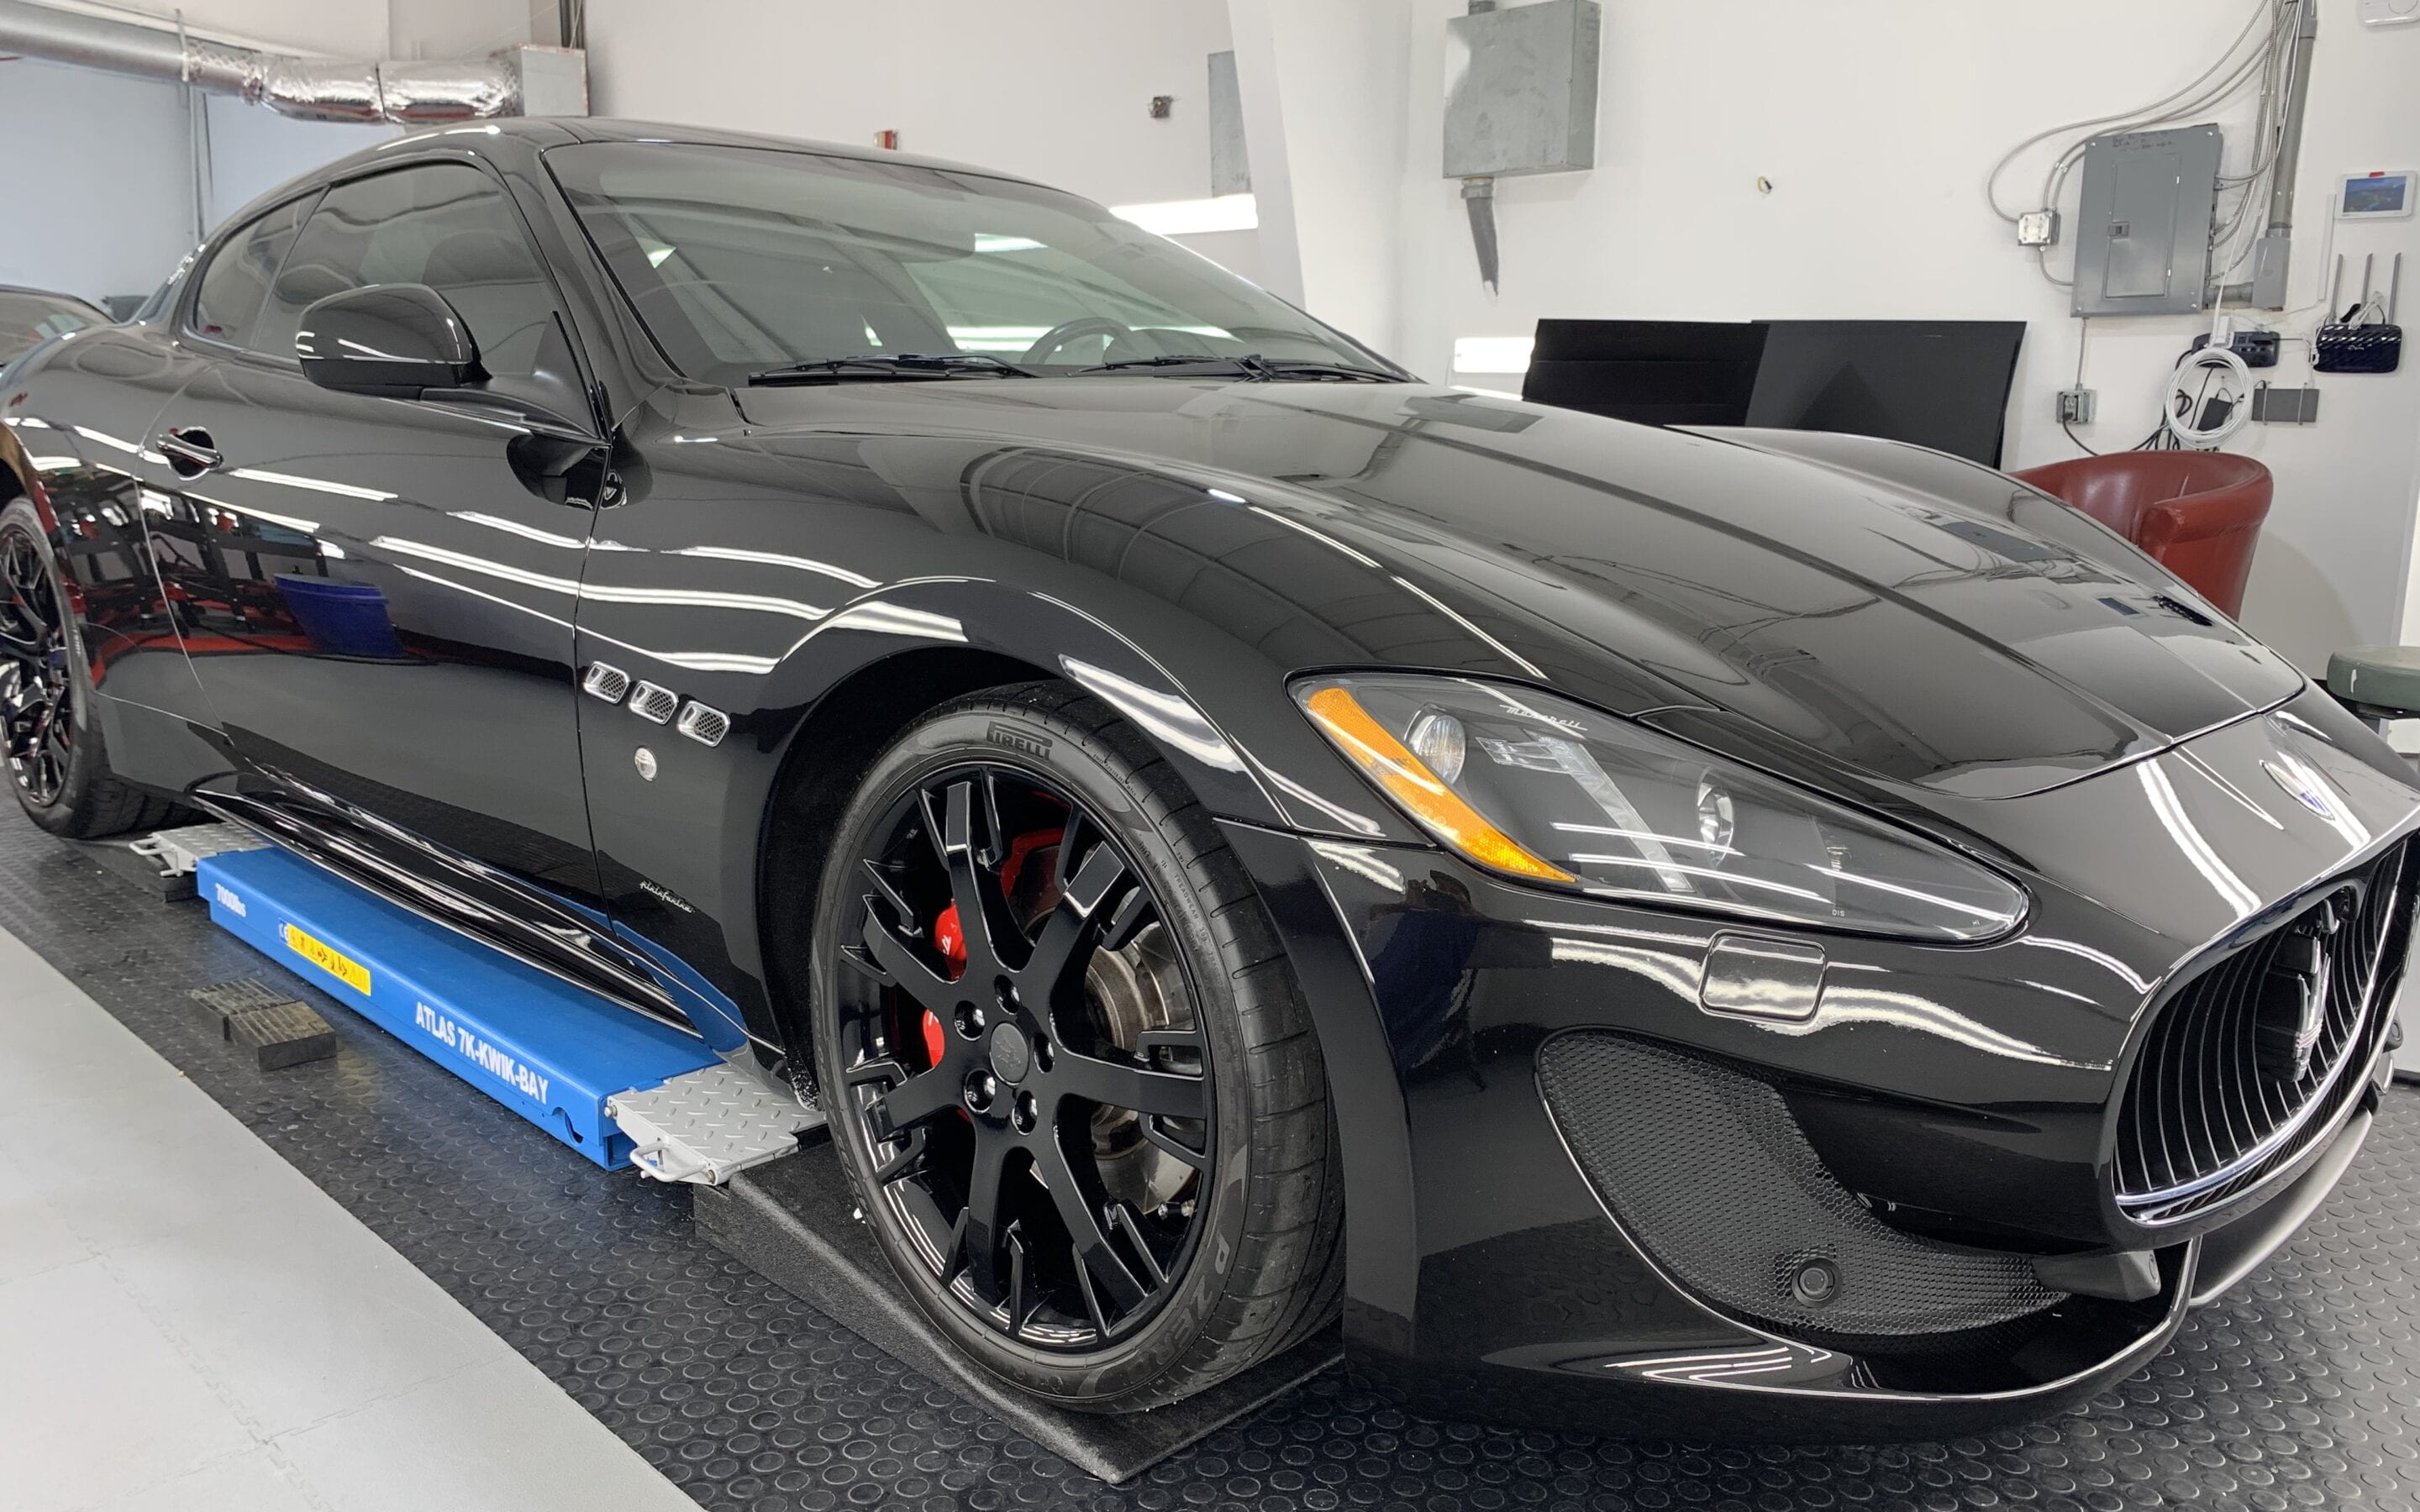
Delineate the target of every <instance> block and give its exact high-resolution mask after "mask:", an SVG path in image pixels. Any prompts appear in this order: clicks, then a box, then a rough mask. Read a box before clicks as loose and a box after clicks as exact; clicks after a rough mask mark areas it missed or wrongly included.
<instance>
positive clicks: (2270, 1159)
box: [2113, 843, 2410, 1227]
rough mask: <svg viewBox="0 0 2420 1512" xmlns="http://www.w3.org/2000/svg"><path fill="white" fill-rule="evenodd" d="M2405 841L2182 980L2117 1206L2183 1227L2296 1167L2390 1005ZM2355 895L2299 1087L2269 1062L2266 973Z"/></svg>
mask: <svg viewBox="0 0 2420 1512" xmlns="http://www.w3.org/2000/svg"><path fill="white" fill-rule="evenodd" d="M2408 848H2409V846H2408V844H2407V843H2398V844H2397V845H2396V846H2394V847H2393V848H2391V849H2389V850H2388V851H2387V852H2385V854H2383V855H2381V856H2378V857H2377V858H2375V859H2374V860H2371V861H2369V862H2367V863H2366V864H2365V865H2364V866H2362V867H2359V868H2356V869H2355V870H2353V871H2351V872H2347V873H2346V874H2344V875H2343V876H2341V877H2338V878H2337V879H2335V882H2334V884H2333V885H2327V886H2323V887H2320V888H2319V889H2318V890H2316V891H2315V892H2314V893H2313V894H2312V895H2311V898H2310V900H2309V901H2308V902H2306V903H2304V906H2303V907H2301V908H2300V909H2297V910H2296V911H2295V913H2294V914H2293V915H2292V916H2291V917H2289V918H2286V919H2283V920H2281V921H2280V922H2279V923H2278V924H2276V925H2275V926H2274V927H2273V928H2272V929H2270V930H2269V931H2267V932H2265V933H2262V934H2261V935H2259V936H2258V937H2257V938H2256V939H2254V940H2251V941H2249V942H2247V943H2245V944H2244V945H2242V946H2241V947H2240V948H2238V949H2235V950H2234V951H2233V952H2232V953H2230V954H2229V955H2227V956H2226V958H2224V959H2223V960H2219V961H2217V962H2214V963H2213V964H2211V965H2209V966H2207V967H2206V968H2204V969H2203V970H2201V971H2200V972H2198V973H2197V974H2195V976H2193V977H2192V978H2190V979H2188V980H2186V981H2184V982H2183V983H2181V984H2180V986H2179V987H2178V988H2177V989H2176V990H2175V991H2174V992H2173V993H2172V994H2171V995H2169V997H2168V999H2167V1001H2166V1002H2165V1004H2164V1006H2163V1007H2162V1008H2161V1009H2160V1010H2159V1013H2158V1017H2157V1018H2156V1019H2154V1021H2153V1022H2152V1024H2151V1026H2150V1028H2149V1033H2148V1036H2147V1038H2146V1041H2145V1043H2144V1045H2143V1047H2142V1050H2141V1051H2140V1053H2139V1054H2138V1055H2137V1056H2136V1057H2135V1061H2134V1067H2133V1073H2132V1075H2131V1077H2130V1079H2129V1081H2128V1083H2127V1087H2126V1090H2125V1093H2124V1097H2123V1101H2122V1102H2121V1103H2120V1106H2119V1111H2118V1122H2117V1140H2116V1148H2115V1150H2114V1152H2113V1155H2114V1158H2113V1172H2114V1176H2115V1180H2116V1187H2117V1200H2118V1207H2119V1209H2120V1210H2121V1211H2124V1212H2125V1213H2126V1215H2127V1216H2128V1217H2130V1218H2132V1219H2133V1221H2134V1222H2136V1223H2138V1224H2141V1225H2143V1226H2145V1227H2158V1226H2160V1225H2163V1224H2172V1223H2177V1222H2180V1221H2181V1220H2183V1219H2186V1218H2190V1217H2193V1216H2195V1215H2196V1214H2199V1213H2203V1212H2207V1211H2211V1209H2213V1208H2215V1207H2218V1206H2220V1205H2221V1204H2223V1203H2225V1202H2226V1201H2228V1200H2230V1199H2231V1198H2233V1197H2235V1196H2239V1195H2241V1194H2242V1193H2243V1192H2245V1191H2247V1190H2249V1189H2250V1188H2252V1187H2254V1186H2257V1185H2258V1184H2259V1183H2260V1181H2262V1180H2265V1179H2266V1178H2267V1176H2268V1175H2269V1174H2270V1173H2271V1172H2273V1171H2274V1170H2276V1169H2277V1168H2278V1167H2280V1166H2282V1165H2287V1164H2288V1163H2290V1162H2291V1161H2292V1160H2293V1159H2294V1158H2295V1156H2297V1155H2299V1154H2300V1153H2301V1152H2302V1150H2303V1149H2304V1147H2305V1146H2306V1145H2307V1144H2308V1143H2309V1141H2310V1139H2311V1138H2312V1137H2314V1136H2316V1134H2318V1133H2319V1132H2320V1131H2323V1130H2324V1129H2325V1128H2326V1126H2327V1125H2328V1123H2329V1122H2330V1121H2331V1115H2333V1114H2334V1113H2335V1112H2338V1111H2341V1109H2342V1108H2343V1106H2344V1104H2345V1102H2346V1100H2347V1098H2348V1097H2349V1096H2350V1095H2351V1092H2352V1090H2353V1088H2350V1087H2349V1086H2348V1079H2349V1078H2350V1077H2351V1076H2353V1075H2354V1074H2356V1072H2355V1070H2354V1068H2358V1067H2363V1066H2366V1065H2367V1064H2368V1062H2369V1060H2370V1058H2371V1057H2372V1056H2374V1055H2375V1054H2376V1052H2377V1049H2378V1046H2379V1044H2380V1043H2381V1041H2382V1040H2383V1038H2384V1036H2385V1033H2386V1025H2387V1019H2388V1016H2389V1014H2391V1012H2392V1010H2393V1003H2392V997H2393V995H2392V994H2391V993H2382V992H2381V991H2380V988H2381V985H2382V984H2384V983H2389V982H2392V981H2393V980H2396V979H2397V977H2398V976H2399V974H2400V973H2399V962H2398V961H2397V960H2395V959H2392V958H2390V955H2389V951H2390V950H2392V949H2399V948H2400V947H2401V946H2402V945H2403V944H2405V943H2406V942H2407V941H2408V928H2409V909H2408V905H2407V903H2406V899H2405V894H2406V892H2407V890H2408V888H2409V887H2410V878H2409V877H2408V875H2407V874H2406V852H2407V850H2408ZM2348 897H2349V898H2350V900H2351V901H2352V904H2353V906H2352V909H2351V917H2350V919H2349V920H2348V921H2346V922H2345V923H2343V924H2341V925H2340V926H2339V927H2338V928H2337V929H2336V930H2335V933H2333V934H2331V935H2328V936H2326V937H2325V939H2324V941H2323V948H2324V949H2325V951H2326V953H2327V955H2328V957H2329V960H2330V964H2331V970H2330V972H2329V977H2328V991H2327V1000H2326V1002H2325V1004H2324V1007H2323V1015H2324V1016H2323V1021H2322V1024H2321V1026H2320V1029H2319V1039H2318V1042H2317V1044H2316V1045H2315V1046H2314V1048H2313V1051H2312V1055H2311V1060H2310V1064H2309V1066H2308V1069H2307V1070H2305V1071H2304V1073H2303V1074H2302V1076H2301V1077H2299V1078H2298V1079H2297V1080H2295V1081H2294V1082H2293V1083H2291V1084H2290V1085H2288V1084H2286V1083H2284V1082H2282V1081H2280V1080H2278V1079H2277V1078H2276V1077H2274V1076H2273V1075H2271V1074H2269V1073H2267V1072H2264V1071H2263V1070H2262V1069H2261V1066H2260V1063H2259V1058H2258V1052H2257V1034H2256V1025H2257V1019H2258V1004H2259V994H2260V990H2261V987H2262V983H2263V980H2264V979H2265V978H2266V976H2267V975H2268V973H2269V972H2270V970H2271V969H2272V967H2273V964H2274V963H2275V960H2276V957H2277V955H2278V952H2279V951H2280V950H2281V949H2284V942H2285V941H2286V940H2287V938H2288V935H2289V934H2290V933H2292V932H2293V931H2295V930H2296V929H2297V928H2298V927H2299V926H2301V925H2303V924H2304V921H2305V920H2309V919H2311V918H2313V916H2314V915H2315V914H2316V913H2317V911H2319V910H2320V909H2323V908H2327V907H2331V906H2334V905H2335V901H2336V900H2339V899H2345V898H2348Z"/></svg>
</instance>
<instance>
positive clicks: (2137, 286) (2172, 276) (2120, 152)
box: [2074, 126, 2223, 316]
mask: <svg viewBox="0 0 2420 1512" xmlns="http://www.w3.org/2000/svg"><path fill="white" fill-rule="evenodd" d="M2222 146H2223V143H2222V142H2221V139H2220V136H2219V131H2218V128H2217V127H2215V126H2187V127H2180V128H2178V129H2176V130H2174V131H2130V132H2127V133H2125V134H2124V135H2121V136H2096V137H2094V138H2093V139H2092V140H2091V141H2089V142H2086V144H2085V145H2084V184H2083V190H2082V197H2081V198H2080V199H2079V201H2078V202H2077V204H2076V208H2075V305H2074V309H2075V313H2076V314H2077V315H2092V316H2104V315H2185V314H2190V313H2192V312H2193V311H2195V310H2198V309H2200V308H2201V307H2202V304H2203V301H2205V299H2206V298H2207V297H2208V293H2209V288H2210V233H2211V214H2212V211H2213V210H2214V209H2215V208H2216V203H2217V199H2218V160H2219V149H2220V147H2222Z"/></svg>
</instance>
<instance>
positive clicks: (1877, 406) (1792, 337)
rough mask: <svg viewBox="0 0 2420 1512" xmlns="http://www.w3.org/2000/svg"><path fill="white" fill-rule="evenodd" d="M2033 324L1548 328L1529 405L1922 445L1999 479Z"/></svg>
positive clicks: (1572, 323) (1594, 323)
mask: <svg viewBox="0 0 2420 1512" xmlns="http://www.w3.org/2000/svg"><path fill="white" fill-rule="evenodd" d="M2024 333H2025V328H2024V322H2023V321H2021V320H1749V321H1712V320H1541V321H1539V322H1538V334H1537V344H1536V347H1534V349H1533V350H1532V352H1531V355H1530V360H1529V371H1528V376H1527V377H1526V378H1524V380H1523V383H1522V389H1521V395H1522V397H1523V398H1525V399H1531V400H1534V401H1536V402H1538V403H1540V404H1552V405H1560V406H1562V407H1564V408H1566V409H1585V410H1587V411H1588V412H1590V414H1599V415H1611V416H1612V417H1614V418H1615V419H1617V420H1634V421H1637V422H1639V423H1641V424H1651V425H1761V426H1771V427H1774V428H1776V429H1783V430H1829V431H1845V432H1848V433H1850V434H1853V435H1859V436H1880V437H1884V438H1885V439H1887V440H1900V441H1911V442H1914V443H1915V444H1916V445H1919V446H1930V447H1933V448H1935V449H1937V450H1939V451H1944V452H1948V453H1950V454H1952V455H1957V456H1963V457H1967V458H1970V459H1972V460H1974V461H1977V462H1980V463H1983V464H1984V465H1985V466H1987V467H1997V466H1999V465H2000V446H2001V440H2002V437H2003V433H2004V432H2005V430H2006V428H2007V423H2008V409H2009V385H2010V384H2011V383H2012V382H2013V381H2014V379H2015V378H2016V369H2017V349H2018V347H2019V346H2020V344H2021V343H2022V342H2023V341H2024Z"/></svg>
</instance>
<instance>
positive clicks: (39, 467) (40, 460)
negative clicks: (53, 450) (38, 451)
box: [25, 456, 84, 472]
mask: <svg viewBox="0 0 2420 1512" xmlns="http://www.w3.org/2000/svg"><path fill="white" fill-rule="evenodd" d="M25 460H27V461H29V462H31V463H33V464H34V471H37V472H66V471H70V470H71V469H74V468H80V467H82V466H84V459H83V458H81V457H73V456H29V457H27V458H26V459H25Z"/></svg>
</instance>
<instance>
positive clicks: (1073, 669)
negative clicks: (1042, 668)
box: [1059, 656, 1244, 772]
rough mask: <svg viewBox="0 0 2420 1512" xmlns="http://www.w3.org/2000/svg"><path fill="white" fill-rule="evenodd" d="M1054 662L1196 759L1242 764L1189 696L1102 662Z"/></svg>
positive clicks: (1222, 766) (1227, 768) (1228, 766)
mask: <svg viewBox="0 0 2420 1512" xmlns="http://www.w3.org/2000/svg"><path fill="white" fill-rule="evenodd" d="M1059 665H1060V667H1061V668H1062V669H1063V671H1065V672H1066V673H1067V675H1068V676H1069V677H1071V678H1073V679H1075V681H1076V682H1077V683H1078V685H1079V686H1081V687H1083V688H1085V689H1086V690H1087V691H1089V692H1091V693H1093V694H1094V695H1095V696H1096V697H1098V698H1099V699H1100V700H1101V701H1102V702H1105V703H1108V704H1109V706H1110V707H1112V708H1114V709H1116V710H1117V711H1118V712H1119V713H1120V714H1123V715H1125V717H1127V718H1129V719H1132V720H1133V721H1134V722H1135V723H1137V724H1139V725H1140V726H1142V727H1143V728H1144V729H1145V730H1148V731H1150V732H1151V733H1153V734H1155V735H1157V736H1158V737H1159V738H1160V739H1162V740H1164V741H1166V742H1168V743H1169V744H1170V745H1171V746H1174V747H1175V748H1177V749H1179V750H1181V751H1183V752H1185V753H1186V754H1187V755H1188V756H1190V757H1192V758H1193V759H1194V760H1195V761H1198V762H1200V763H1202V764H1203V765H1205V766H1215V767H1217V768H1218V769H1219V770H1220V771H1222V772H1240V771H1242V770H1243V769H1244V763H1243V761H1242V759H1241V758H1239V757H1238V756H1236V754H1235V748H1234V747H1233V746H1230V745H1228V744H1227V741H1226V737H1225V736H1223V735H1221V734H1219V733H1218V728H1217V727H1216V726H1214V725H1213V724H1211V722H1210V720H1209V718H1208V717H1207V716H1205V715H1203V714H1202V711H1201V710H1200V709H1197V708H1195V707H1194V706H1193V703H1192V701H1191V700H1189V699H1187V698H1185V697H1183V696H1182V695H1180V694H1176V693H1165V692H1162V691H1160V690H1159V689H1157V688H1154V687H1144V686H1143V685H1142V684H1140V683H1138V682H1135V681H1133V680H1132V679H1131V678H1126V677H1121V676H1119V675H1118V674H1117V673H1116V672H1113V671H1109V669H1108V668H1106V667H1095V666H1094V665H1093V664H1092V663H1090V662H1084V661H1078V660H1077V659H1076V658H1075V657H1073V656H1061V657H1060V658H1059Z"/></svg>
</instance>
